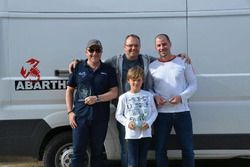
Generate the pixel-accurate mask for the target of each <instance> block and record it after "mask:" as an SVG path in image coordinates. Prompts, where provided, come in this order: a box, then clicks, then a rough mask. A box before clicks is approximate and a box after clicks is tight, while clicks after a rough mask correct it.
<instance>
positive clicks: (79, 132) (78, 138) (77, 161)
mask: <svg viewBox="0 0 250 167" xmlns="http://www.w3.org/2000/svg"><path fill="white" fill-rule="evenodd" d="M76 121H77V128H75V129H73V130H72V137H73V157H72V167H82V166H83V159H84V154H85V152H86V150H87V146H88V144H89V146H90V151H91V158H90V163H91V165H90V166H91V167H103V166H104V164H103V156H102V152H103V144H104V140H105V137H106V133H107V129H108V120H106V121H95V122H94V121H88V120H86V118H77V119H76Z"/></svg>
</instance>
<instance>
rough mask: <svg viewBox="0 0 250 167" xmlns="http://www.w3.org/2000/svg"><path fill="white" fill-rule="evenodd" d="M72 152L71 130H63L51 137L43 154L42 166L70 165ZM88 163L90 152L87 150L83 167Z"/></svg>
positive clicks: (59, 166) (64, 166) (68, 166)
mask: <svg viewBox="0 0 250 167" xmlns="http://www.w3.org/2000/svg"><path fill="white" fill-rule="evenodd" d="M72 154H73V148H72V136H71V132H64V133H61V134H58V135H57V136H55V137H53V138H52V139H51V141H50V142H49V143H48V145H47V146H46V148H45V151H44V154H43V165H44V167H70V166H71V157H72ZM89 164H90V154H89V152H88V151H87V152H86V155H85V158H84V167H88V166H89Z"/></svg>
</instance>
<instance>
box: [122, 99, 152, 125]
mask: <svg viewBox="0 0 250 167" xmlns="http://www.w3.org/2000/svg"><path fill="white" fill-rule="evenodd" d="M149 104H150V103H149V97H148V96H133V97H129V98H128V99H127V106H126V107H127V111H128V112H129V115H130V118H129V120H131V121H134V122H135V124H136V126H137V127H139V128H140V127H141V126H142V124H143V123H144V122H146V119H147V116H148V114H149V107H150V106H149Z"/></svg>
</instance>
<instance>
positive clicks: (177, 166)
mask: <svg viewBox="0 0 250 167" xmlns="http://www.w3.org/2000/svg"><path fill="white" fill-rule="evenodd" d="M154 164H155V163H154V162H153V161H152V162H149V164H148V167H154V166H155V165H154ZM107 166H108V167H120V165H119V162H118V161H110V162H109V163H108V165H107ZM196 166H197V167H250V160H249V159H230V160H216V159H214V160H196ZM0 167H42V163H41V162H36V161H34V160H32V159H26V160H15V162H11V161H7V162H6V161H3V160H2V159H0ZM170 167H181V161H175V160H171V161H170Z"/></svg>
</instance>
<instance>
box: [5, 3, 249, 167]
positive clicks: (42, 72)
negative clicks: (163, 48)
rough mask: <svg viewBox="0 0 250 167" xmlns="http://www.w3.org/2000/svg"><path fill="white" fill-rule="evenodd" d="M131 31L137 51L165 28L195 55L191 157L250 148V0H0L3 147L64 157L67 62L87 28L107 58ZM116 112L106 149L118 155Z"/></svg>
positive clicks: (54, 159) (78, 54)
mask: <svg viewBox="0 0 250 167" xmlns="http://www.w3.org/2000/svg"><path fill="white" fill-rule="evenodd" d="M131 33H134V34H137V35H139V36H140V37H141V41H142V49H141V53H147V54H149V55H155V56H157V53H156V52H155V49H154V37H155V35H157V34H158V33H167V34H168V35H169V36H170V37H171V40H172V43H173V48H172V49H173V53H180V52H186V53H188V55H189V56H190V57H191V58H192V64H193V66H194V68H195V71H196V74H197V78H198V91H197V92H196V94H195V96H194V97H193V98H192V99H191V100H190V105H191V113H192V118H193V127H194V146H195V156H196V158H232V157H249V156H250V142H249V141H250V121H249V118H250V65H249V62H250V1H249V0H237V1H235V0H178V1H172V0H154V1H145V0H137V1H134V0H126V1H117V0H106V1H105V2H100V1H91V0H84V1H83V0H74V1H69V0H43V1H34V0H0V92H1V93H0V157H1V156H31V157H34V158H37V159H38V160H43V162H44V166H45V167H67V166H69V165H70V156H71V155H72V147H71V128H70V126H69V124H68V118H67V114H66V106H65V100H64V97H65V89H66V83H67V68H68V64H69V62H70V61H71V60H72V59H73V58H78V59H83V58H85V56H84V47H85V45H86V42H87V41H88V40H89V39H92V38H98V39H100V40H101V41H102V43H103V45H104V53H103V59H106V58H108V57H110V56H113V55H117V54H119V53H122V52H123V40H124V37H125V36H126V35H127V34H131ZM114 112H115V110H114V108H112V111H111V117H110V125H109V131H108V134H107V138H106V141H105V154H106V156H107V159H119V142H118V137H117V131H116V125H115V120H114ZM172 137H173V140H172V141H171V150H170V151H169V157H170V158H179V157H180V151H179V149H178V145H177V144H176V140H175V135H174V132H173V133H172ZM153 145H154V144H152V146H153ZM86 155H87V156H86V162H85V164H86V165H85V166H87V165H88V163H89V154H88V152H87V153H86ZM149 158H154V155H153V147H152V150H151V151H150V154H149Z"/></svg>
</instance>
